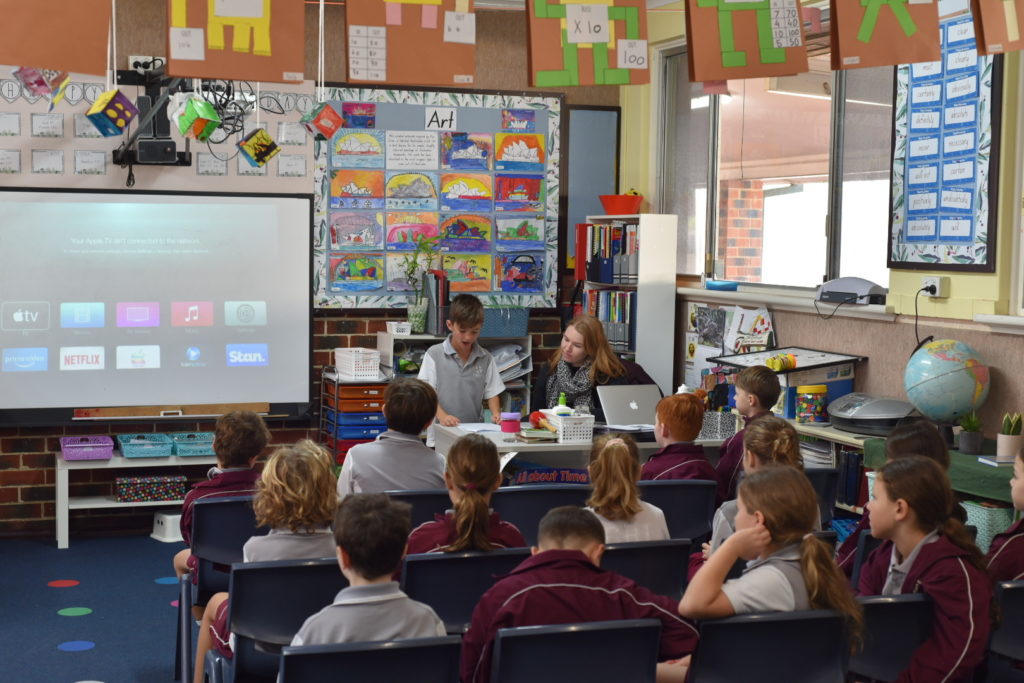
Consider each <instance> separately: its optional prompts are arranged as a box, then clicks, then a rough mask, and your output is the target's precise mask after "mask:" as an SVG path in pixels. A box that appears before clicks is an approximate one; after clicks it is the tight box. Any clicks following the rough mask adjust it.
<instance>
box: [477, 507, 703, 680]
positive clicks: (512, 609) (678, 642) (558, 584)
mask: <svg viewBox="0 0 1024 683" xmlns="http://www.w3.org/2000/svg"><path fill="white" fill-rule="evenodd" d="M604 540H605V539H604V528H603V527H602V526H601V523H600V522H599V521H598V520H597V517H596V516H594V515H593V514H592V513H590V512H588V511H587V510H585V509H583V508H578V507H572V506H564V507H559V508H555V509H553V510H551V511H550V512H548V513H547V514H546V515H544V518H543V519H541V521H540V527H539V530H538V544H539V547H536V546H535V547H534V548H533V556H532V557H530V558H528V559H526V560H524V561H523V562H522V563H521V564H520V565H519V566H518V567H516V568H515V569H513V570H512V571H511V572H510V573H509V574H507V575H506V576H505V577H504V578H502V579H500V580H499V581H498V582H497V583H496V584H494V586H493V587H492V588H491V589H490V590H488V591H487V592H486V593H484V595H483V596H482V597H481V598H480V602H479V603H478V604H477V606H476V609H474V610H473V619H472V623H471V624H470V627H469V630H468V631H466V634H465V636H464V637H463V640H462V681H463V683H484V682H485V681H489V680H491V656H492V652H491V650H492V647H493V645H494V638H495V635H496V634H497V632H498V629H502V628H509V627H514V626H541V625H552V624H569V623H574V622H591V621H606V620H611V619H657V620H659V621H660V622H661V649H660V652H659V656H658V659H659V660H669V659H676V658H679V657H683V656H685V655H687V654H689V653H690V652H692V651H693V649H694V648H695V647H696V645H697V630H696V628H694V626H693V625H692V624H691V623H690V622H688V621H686V620H685V619H683V618H681V617H680V616H679V615H678V614H676V604H675V601H674V600H672V599H670V598H666V597H663V596H660V595H655V594H654V593H651V592H650V591H649V590H647V589H646V588H643V587H641V586H639V585H637V584H636V582H634V581H632V580H631V579H627V578H626V577H624V576H620V575H619V574H616V573H614V572H609V571H604V570H602V569H600V568H599V565H600V562H601V555H602V554H603V553H604ZM595 656H598V655H597V654H595ZM660 668H661V665H659V670H660Z"/></svg>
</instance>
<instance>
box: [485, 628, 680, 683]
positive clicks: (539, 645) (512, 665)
mask: <svg viewBox="0 0 1024 683" xmlns="http://www.w3.org/2000/svg"><path fill="white" fill-rule="evenodd" d="M660 640H661V623H660V622H659V621H658V620H656V619H624V620H620V621H595V622H590V623H583V624H560V625H557V626H521V627H519V628H503V629H498V635H497V636H496V637H495V639H494V656H493V659H492V661H491V683H523V681H529V683H566V681H615V682H616V683H654V679H655V669H656V668H657V664H658V650H659V647H660Z"/></svg>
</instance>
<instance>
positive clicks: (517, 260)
mask: <svg viewBox="0 0 1024 683" xmlns="http://www.w3.org/2000/svg"><path fill="white" fill-rule="evenodd" d="M328 101H329V102H330V103H331V104H332V106H334V107H335V108H336V109H337V111H338V112H339V113H340V114H341V115H342V117H343V119H344V123H343V128H341V129H340V130H339V131H338V132H337V133H336V134H335V135H334V136H333V137H332V138H331V139H330V140H325V141H323V142H320V143H317V145H316V146H315V148H314V156H315V159H316V161H315V185H316V187H315V192H316V207H315V218H314V220H315V222H316V225H315V230H314V259H315V268H314V280H315V281H314V289H315V291H314V305H315V306H316V307H317V308H402V307H405V306H406V305H407V304H408V303H409V302H410V300H412V299H413V298H415V292H414V291H413V290H412V288H411V287H410V286H409V283H408V282H407V281H406V280H405V276H404V273H403V270H402V262H403V259H404V258H405V257H406V256H407V255H408V254H409V253H410V251H411V250H412V249H413V243H414V241H415V240H416V239H418V236H424V237H438V238H439V239H440V242H439V258H440V261H441V266H442V267H443V269H444V270H445V271H446V272H447V274H448V280H449V282H450V285H451V291H452V292H453V294H454V293H457V292H472V293H474V294H477V295H479V296H480V298H481V300H482V301H483V302H484V304H485V305H492V306H524V307H542V308H553V307H554V306H555V301H556V289H557V275H556V273H557V266H558V264H557V253H558V212H559V208H558V199H559V165H560V159H561V154H560V144H561V142H560V130H559V128H560V121H561V109H562V100H561V97H560V96H558V95H529V94H515V95H511V94H500V93H486V92H479V91H478V92H455V91H445V92H432V91H426V90H394V89H372V88H347V87H345V88H342V87H329V88H328ZM609 144H611V143H609Z"/></svg>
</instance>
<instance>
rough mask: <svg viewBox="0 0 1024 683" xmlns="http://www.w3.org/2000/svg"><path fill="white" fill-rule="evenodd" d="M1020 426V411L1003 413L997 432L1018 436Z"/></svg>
mask: <svg viewBox="0 0 1024 683" xmlns="http://www.w3.org/2000/svg"><path fill="white" fill-rule="evenodd" d="M1020 428H1021V417H1020V413H1006V414H1005V415H1003V426H1002V428H1001V429H1000V430H999V433H1000V434H1007V435H1009V436H1018V435H1019V434H1020Z"/></svg>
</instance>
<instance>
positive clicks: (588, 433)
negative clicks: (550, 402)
mask: <svg viewBox="0 0 1024 683" xmlns="http://www.w3.org/2000/svg"><path fill="white" fill-rule="evenodd" d="M548 421H549V422H551V424H552V425H553V426H555V427H558V443H590V442H592V441H593V440H594V416H593V415H562V416H559V415H549V416H548Z"/></svg>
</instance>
